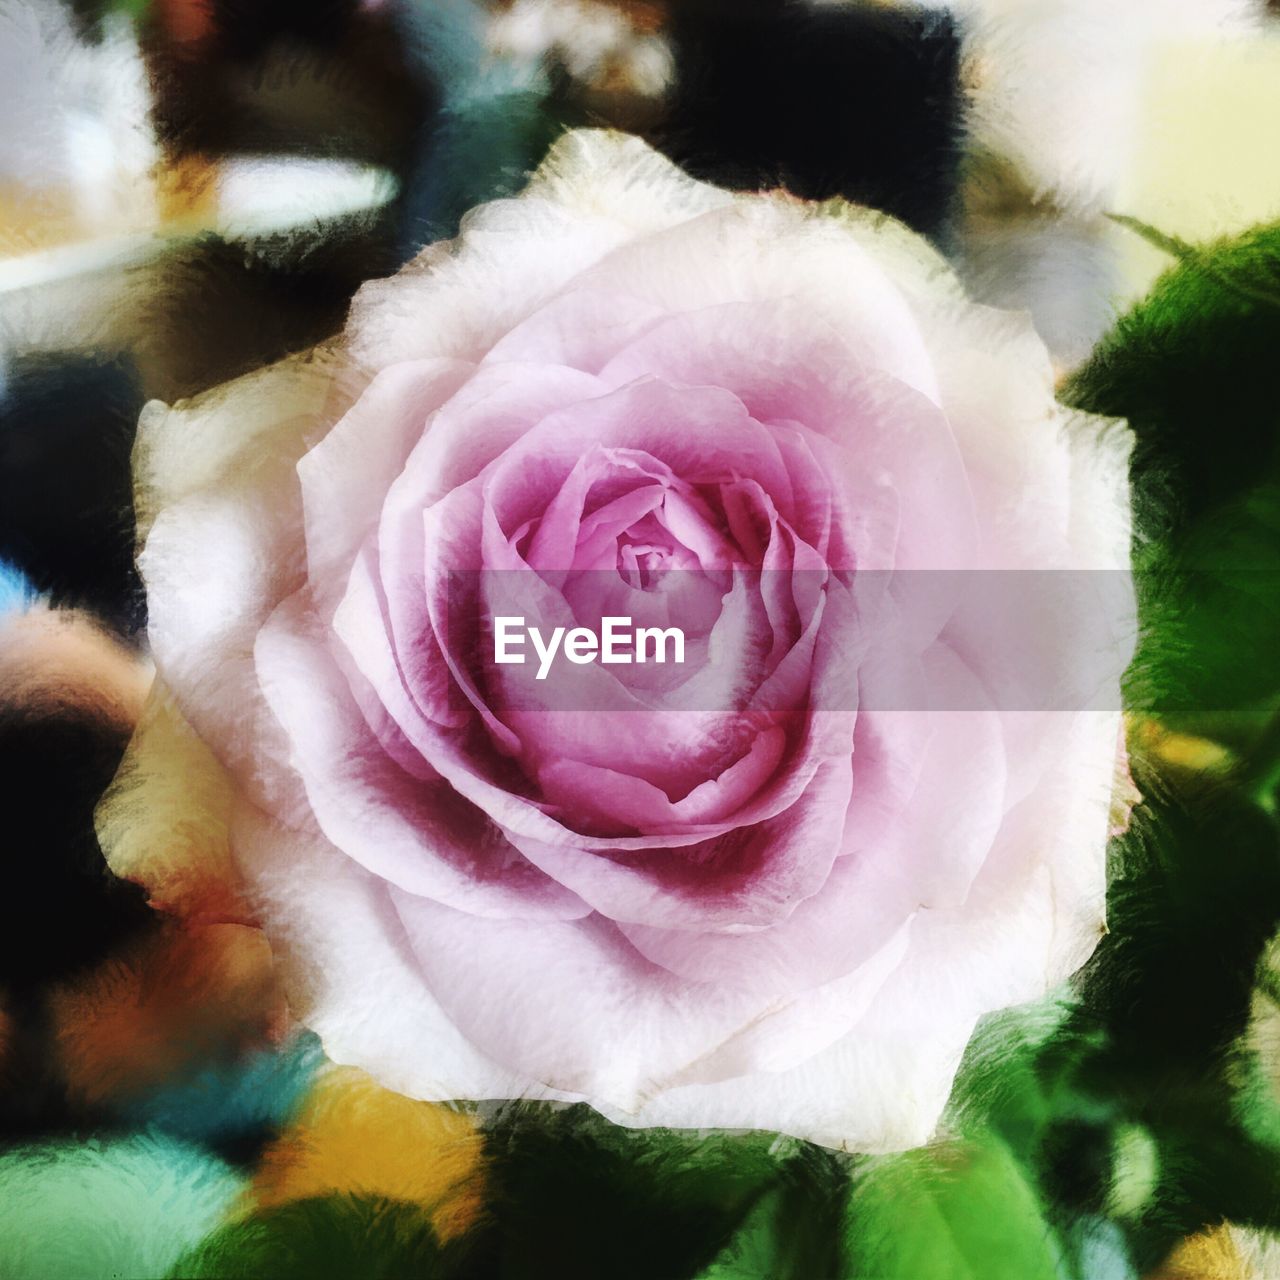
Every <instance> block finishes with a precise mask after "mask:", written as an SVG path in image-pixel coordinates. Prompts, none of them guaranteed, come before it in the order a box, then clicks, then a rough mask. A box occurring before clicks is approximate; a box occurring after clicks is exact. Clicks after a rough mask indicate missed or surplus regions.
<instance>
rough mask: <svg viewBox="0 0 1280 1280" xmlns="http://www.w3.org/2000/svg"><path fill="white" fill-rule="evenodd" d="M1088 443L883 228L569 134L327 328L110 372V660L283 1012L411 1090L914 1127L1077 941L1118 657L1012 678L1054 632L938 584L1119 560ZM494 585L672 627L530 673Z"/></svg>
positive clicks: (1123, 510)
mask: <svg viewBox="0 0 1280 1280" xmlns="http://www.w3.org/2000/svg"><path fill="white" fill-rule="evenodd" d="M1129 443H1130V440H1129V434H1128V432H1127V430H1126V429H1125V428H1123V427H1122V426H1120V425H1119V424H1114V423H1105V422H1102V421H1100V420H1097V419H1089V418H1084V417H1081V416H1079V415H1071V414H1069V413H1068V412H1067V411H1065V410H1063V409H1061V408H1060V407H1059V406H1057V405H1056V403H1055V401H1054V398H1053V388H1052V372H1051V369H1050V366H1049V362H1048V359H1047V356H1046V354H1045V351H1044V348H1043V346H1042V344H1041V343H1040V341H1039V340H1038V338H1037V337H1036V336H1035V334H1034V332H1033V331H1032V329H1031V327H1030V325H1029V322H1028V321H1027V320H1026V318H1025V317H1022V316H1018V315H1011V314H1006V313H1001V312H995V311H991V310H989V309H986V308H981V307H977V306H974V305H972V304H971V303H969V302H967V301H966V299H965V298H964V296H963V293H962V291H961V289H960V287H959V286H958V284H957V282H956V280H955V278H954V277H953V276H952V274H951V273H950V271H949V270H948V268H947V267H946V266H945V264H944V263H943V262H942V261H941V259H939V258H938V257H937V255H936V254H935V253H934V252H933V251H932V250H930V248H929V247H928V246H927V245H925V244H924V243H923V242H922V241H920V240H919V239H918V238H916V237H915V236H913V235H912V234H911V233H910V232H908V231H906V230H905V229H904V228H902V227H901V226H899V225H897V224H896V223H893V222H892V221H890V220H887V219H885V218H883V217H882V216H880V215H876V214H873V213H870V212H868V211H865V210H861V209H857V208H852V207H850V206H848V205H845V204H843V203H839V202H836V203H833V204H828V205H822V206H815V205H811V204H806V203H804V202H801V201H798V200H795V199H793V198H790V197H787V196H785V195H782V194H766V195H738V194H731V193H728V192H724V191H721V190H718V189H716V188H713V187H710V186H707V185H704V184H702V183H698V182H695V181H692V180H691V179H689V178H688V177H686V176H684V175H683V174H682V173H681V172H680V171H678V170H677V169H676V168H674V167H673V166H672V165H670V164H669V163H668V162H667V161H665V160H664V159H662V158H661V157H659V156H658V155H657V154H655V153H654V152H652V151H651V150H649V149H648V148H647V147H646V146H645V145H644V144H642V143H641V142H639V141H638V140H636V139H634V138H627V137H622V136H618V135H611V134H606V133H599V132H592V131H586V132H577V133H571V134H569V135H567V136H566V137H565V138H564V139H563V140H562V141H561V142H560V143H559V144H558V145H557V146H556V147H555V148H554V150H553V151H552V153H551V154H550V156H549V157H548V159H547V160H546V162H545V163H544V164H543V166H542V168H541V169H540V170H539V171H538V173H537V174H536V175H535V176H534V178H533V179H532V181H531V183H530V184H529V186H528V188H527V189H526V190H525V192H524V193H523V194H522V195H521V196H520V197H519V198H516V199H511V200H503V201H498V202H496V203H493V204H490V205H486V206H484V207H482V208H480V209H478V210H476V211H475V212H473V213H472V214H471V215H470V217H469V218H468V219H467V222H466V224H465V228H464V230H463V233H462V234H461V236H460V237H459V238H458V239H457V240H456V241H453V242H451V243H448V244H442V245H438V246H435V247H433V248H431V249H429V250H427V251H426V252H425V253H423V254H422V255H421V256H420V257H419V258H418V259H417V260H415V261H414V262H413V263H411V264H410V265H409V266H408V267H407V268H405V269H404V270H403V271H401V272H400V273H399V274H398V275H396V276H395V277H393V278H391V279H389V280H383V281H376V282H373V283H371V284H368V285H366V286H365V287H364V288H363V289H362V290H361V291H360V293H359V294H358V295H357V297H356V299H355V302H354V304H353V307H352V310H351V314H350V319H349V323H348V325H347V328H346V330H345V332H344V334H343V335H342V336H341V338H340V339H339V340H338V341H337V342H336V343H334V344H333V345H331V346H329V347H326V348H322V349H320V350H317V351H315V352H312V353H308V354H307V355H305V356H301V357H298V358H293V359H290V360H287V361H285V362H283V363H281V364H279V365H277V366H275V367H273V368H270V369H267V370H264V371H261V372H258V373H254V374H251V375H249V376H247V377H245V378H242V379H240V380H239V381H238V382H235V383H233V384H231V385H230V386H228V387H225V388H221V389H218V390H215V391H213V392H211V393H209V394H207V395H205V396H203V397H201V398H200V399H198V400H196V401H194V402H191V403H188V404H183V405H178V406H176V407H174V408H171V409H170V408H166V407H165V406H162V405H152V406H149V407H148V409H147V411H146V412H145V414H144V417H143V421H142V425H141V434H140V438H139V443H138V448H137V467H138V481H139V513H140V520H141V524H142V530H143V534H144V536H145V548H144V550H143V553H142V555H141V566H142V571H143V574H144V577H145V580H146V584H147V591H148V598H149V606H150V617H151V628H150V639H151V644H152V647H153V651H154V656H155V661H156V666H157V670H158V673H159V676H160V679H161V681H162V684H163V687H164V688H165V689H166V690H167V691H168V693H169V694H171V696H172V699H173V701H174V702H175V703H176V706H177V707H178V708H179V709H180V711H181V713H182V715H183V716H185V718H186V720H187V721H189V723H190V725H191V726H192V727H193V728H194V730H195V732H196V733H197V734H198V735H199V737H200V739H202V740H203V742H204V743H206V744H207V745H208V746H209V747H210V748H211V749H212V752H213V753H214V754H215V755H216V757H217V758H218V760H219V761H220V762H221V765H222V766H223V768H224V769H225V771H226V773H227V775H228V776H229V777H230V778H231V779H232V782H233V788H234V796H235V803H234V813H233V814H232V816H231V818H230V819H229V824H230V825H229V833H230V834H229V840H230V845H231V848H232V851H233V853H234V857H235V859H236V862H237V864H238V867H239V872H240V874H241V875H242V877H243V879H244V883H245V884H246V886H247V888H248V892H249V894H250V897H251V900H252V902H253V904H254V909H255V911H256V913H257V915H258V918H259V920H260V921H261V922H262V924H263V927H264V928H265V929H266V931H267V934H268V936H269V938H270V939H271V941H272V943H273V945H274V947H275V949H276V952H277V954H278V956H279V958H280V961H281V964H282V966H283V971H284V974H285V977H286V981H287V982H288V984H289V987H290V991H291V997H292V1000H293V1002H294V1007H295V1009H296V1011H297V1012H298V1014H299V1016H300V1017H301V1018H302V1019H303V1020H304V1021H305V1022H306V1023H307V1024H308V1025H310V1026H311V1027H313V1028H314V1029H315V1030H316V1031H317V1032H318V1033H319V1034H320V1036H321V1038H322V1040H323V1042H324V1045H325V1048H326V1050H327V1051H328V1053H329V1054H330V1055H331V1056H332V1057H333V1058H335V1059H337V1060H338V1061H340V1062H343V1063H350V1064H355V1065H358V1066H361V1067H363V1068H366V1069H367V1070H369V1071H370V1072H372V1073H373V1074H374V1075H375V1076H376V1077H377V1078H378V1079H379V1080H380V1081H381V1082H383V1083H384V1084H387V1085H389V1086H390V1087H392V1088H395V1089H397V1090H399V1091H401V1092H404V1093H407V1094H410V1095H413V1096H416V1097H419V1098H425V1099H432V1100H444V1099H471V1100H478V1099H504V1098H540V1099H558V1100H569V1101H575V1100H585V1101H587V1102H589V1103H590V1104H591V1105H592V1106H594V1107H596V1108H597V1109H599V1110H600V1111H601V1112H603V1113H604V1114H605V1115H606V1116H608V1117H610V1118H612V1119H614V1120H616V1121H618V1122H620V1123H623V1124H628V1125H636V1126H647V1125H669V1126H688V1127H698V1128H704V1127H727V1128H764V1129H771V1130H779V1131H783V1132H786V1133H789V1134H793V1135H796V1136H799V1137H804V1138H810V1139H813V1140H815V1141H819V1142H823V1143H827V1144H831V1145H845V1146H848V1147H850V1148H855V1149H862V1150H885V1149H892V1148H899V1147H904V1146H908V1145H911V1144H916V1143H919V1142H922V1141H925V1140H927V1139H928V1137H929V1136H930V1134H931V1133H932V1132H933V1131H934V1129H935V1127H936V1125H937V1123H938V1119H939V1116H940V1115H941V1112H942V1110H943V1107H944V1104H945V1102H946V1098H947V1095H948V1092H949V1089H950V1086H951V1082H952V1080H953V1077H954V1075H955V1071H956V1068H957V1066H958V1063H959V1060H960V1056H961V1054H962V1052H963V1049H964V1047H965V1044H966V1042H967V1040H968V1038H969V1036H970V1033H971V1032H972V1030H973V1027H974V1025H975V1023H976V1022H977V1020H978V1019H979V1018H980V1017H981V1016H982V1015H983V1014H985V1013H987V1012H990V1011H992V1010H996V1009H1000V1008H1003V1007H1006V1006H1008V1005H1010V1004H1013V1003H1018V1002H1022V1001H1026V1000H1029V999H1032V998H1034V997H1037V996H1040V995H1041V994H1043V993H1044V992H1045V991H1046V990H1048V989H1050V988H1051V987H1052V986H1054V984H1056V983H1058V982H1059V981H1060V980H1061V979H1063V978H1064V977H1065V976H1066V975H1067V974H1069V973H1070V972H1071V971H1072V970H1073V969H1075V968H1076V967H1078V966H1079V965H1080V964H1081V963H1082V962H1083V961H1084V960H1085V959H1086V958H1087V957H1088V955H1089V954H1090V951H1091V950H1092V948H1093V946H1094V944H1095V943H1096V941H1097V939H1098V937H1099V935H1100V933H1101V931H1102V921H1103V892H1104V853H1105V845H1106V839H1107V825H1108V807H1109V802H1110V796H1111V791H1112V780H1113V775H1114V769H1115V762H1116V743H1117V737H1118V733H1119V726H1120V716H1119V694H1118V683H1119V676H1120V673H1121V671H1122V669H1123V667H1124V665H1125V662H1126V660H1127V658H1128V655H1129V652H1130V649H1129V645H1128V642H1127V641H1126V640H1125V639H1124V638H1123V636H1121V637H1120V638H1119V639H1117V640H1116V642H1115V643H1114V644H1112V645H1111V646H1110V648H1105V647H1104V650H1102V651H1098V650H1097V646H1096V644H1094V643H1093V641H1091V640H1090V641H1088V643H1089V644H1090V645H1092V648H1091V650H1090V653H1091V657H1090V664H1089V670H1090V672H1091V673H1092V677H1094V678H1093V679H1092V683H1091V684H1090V689H1092V690H1094V691H1095V696H1093V697H1092V699H1091V700H1090V699H1088V698H1085V697H1084V696H1081V697H1080V699H1079V706H1076V705H1075V703H1074V702H1072V701H1071V700H1070V699H1067V700H1066V701H1064V700H1063V699H1062V698H1059V699H1058V701H1056V702H1054V703H1053V705H1049V704H1050V702H1051V701H1052V700H1051V699H1049V698H1048V697H1047V696H1041V695H1040V694H1037V695H1036V696H1032V693H1035V692H1036V691H1034V690H1033V691H1032V693H1028V692H1027V684H1028V680H1032V679H1033V677H1031V676H1028V675H1027V673H1026V672H1025V671H1022V670H1020V669H1017V670H1015V668H1018V667H1019V661H1020V657H1019V655H1020V653H1022V652H1023V651H1025V650H1026V649H1027V647H1028V645H1029V644H1030V646H1031V648H1033V649H1034V650H1035V655H1034V657H1035V662H1034V666H1035V673H1034V679H1033V682H1041V683H1043V682H1044V681H1046V680H1050V679H1052V680H1058V679H1059V677H1061V680H1062V681H1065V682H1066V683H1067V684H1070V683H1071V678H1072V673H1073V672H1075V671H1076V670H1077V668H1078V667H1079V666H1080V646H1081V645H1082V644H1084V643H1085V640H1086V639H1087V637H1085V638H1084V639H1082V635H1084V633H1083V632H1081V630H1080V629H1079V628H1076V627H1074V626H1073V625H1072V624H1071V620H1070V618H1069V617H1067V618H1065V619H1064V617H1062V616H1059V615H1061V614H1062V611H1061V610H1058V611H1057V613H1047V612H1044V611H1043V610H1042V611H1041V612H1039V613H1037V612H1036V611H1035V610H1034V609H1030V610H1029V609H1024V608H1022V607H1021V606H1019V607H1018V608H1016V609H1015V608H1012V607H1009V606H1008V603H1007V601H1005V605H1004V607H1003V608H1002V599H1003V597H1002V596H1001V593H1000V590H999V589H998V588H997V589H978V588H976V587H975V588H974V589H971V587H970V586H969V585H966V583H967V582H969V581H970V575H969V574H967V573H966V572H961V571H970V570H982V571H984V574H983V575H974V576H973V578H972V582H973V583H977V582H979V580H981V581H984V582H985V581H990V580H995V581H1004V580H1005V579H1009V580H1012V579H1015V578H1018V577H1019V575H1018V574H1017V573H1016V572H1011V571H1020V570H1027V569H1034V570H1053V571H1061V570H1084V571H1111V572H1110V573H1103V574H1093V575H1092V576H1094V577H1107V578H1120V577H1122V573H1121V572H1116V571H1124V570H1125V569H1126V568H1127V565H1128V542H1129V521H1128V494H1127V482H1126V471H1127V457H1128V450H1129ZM1002 575H1003V576H1002ZM924 581H927V582H928V583H929V584H930V585H929V586H928V588H927V589H920V588H913V586H912V584H913V583H915V582H924ZM1051 603H1052V602H1048V603H1046V604H1045V608H1048V607H1049V604H1051ZM1029 612H1030V613H1031V614H1034V617H1033V618H1032V619H1031V623H1028V622H1027V617H1028V613H1029ZM511 615H523V616H524V617H525V618H526V621H527V622H528V624H529V625H536V626H538V627H540V628H541V629H542V630H543V632H544V633H547V632H549V631H550V630H551V629H552V628H553V627H554V626H561V625H563V626H566V627H571V626H575V625H585V626H588V627H590V628H592V629H593V630H594V629H598V627H599V624H600V621H601V619H602V618H603V617H605V616H626V617H630V618H632V619H633V620H634V625H635V626H640V625H661V626H669V625H677V626H681V627H682V628H683V630H684V631H685V634H686V638H687V653H686V657H685V661H684V663H683V664H675V663H673V662H671V661H670V658H669V659H668V662H667V664H665V665H658V664H654V663H649V664H646V665H640V664H632V665H612V666H606V665H603V664H600V663H592V664H587V665H577V664H573V663H570V662H567V661H566V660H565V659H564V657H563V655H561V656H560V657H559V658H558V659H557V661H556V663H555V664H553V668H552V671H551V673H550V675H549V677H548V679H546V680H544V681H539V680H537V678H536V671H537V669H538V663H537V661H536V656H535V655H533V654H532V652H531V651H530V650H529V646H528V644H527V643H526V651H527V652H529V656H530V657H531V658H534V661H532V662H530V663H526V664H525V665H523V666H520V665H515V664H506V665H502V664H497V663H495V662H494V646H493V619H494V617H496V616H511ZM1090 634H1091V633H1090ZM1010 636H1013V637H1014V638H1015V641H1016V643H1015V642H1011V641H1010V640H1009V637H1010ZM1099 652H1102V656H1101V658H1100V657H1099V656H1098V654H1099ZM1023 665H1025V664H1023ZM1045 673H1047V674H1045ZM1054 688H1057V684H1055V685H1054ZM1098 690H1100V692H1098ZM1074 696H1075V695H1074V694H1073V695H1072V697H1074ZM147 750H148V745H147V735H146V734H143V735H142V737H141V738H140V740H139V741H138V742H137V744H136V745H135V752H134V762H133V765H132V766H131V767H132V768H133V769H134V770H135V772H136V771H137V770H139V769H143V770H144V771H145V757H146V754H147ZM153 750H159V748H154V749H153ZM139 761H142V762H143V763H142V764H140V763H139Z"/></svg>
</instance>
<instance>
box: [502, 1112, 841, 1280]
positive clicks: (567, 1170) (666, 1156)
mask: <svg viewBox="0 0 1280 1280" xmlns="http://www.w3.org/2000/svg"><path fill="white" fill-rule="evenodd" d="M486 1155H487V1167H488V1187H489V1197H488V1199H489V1212H490V1214H491V1215H492V1217H493V1219H494V1221H495V1222H496V1224H497V1231H498V1234H499V1236H500V1238H501V1248H502V1274H503V1276H505V1277H508V1278H509V1280H524V1278H526V1277H527V1278H528V1280H541V1277H543V1276H578V1275H581V1276H608V1277H610V1280H631V1278H634V1280H653V1277H657V1276H662V1277H664V1278H666V1277H670V1278H671V1280H683V1278H684V1277H691V1276H695V1275H697V1274H699V1273H700V1271H701V1270H702V1269H703V1268H705V1267H707V1266H710V1265H712V1263H713V1262H714V1261H715V1260H717V1258H718V1256H719V1255H722V1254H723V1253H724V1251H725V1250H726V1249H728V1250H729V1251H730V1252H729V1254H727V1255H725V1257H726V1258H727V1257H731V1256H732V1247H733V1245H732V1242H733V1241H734V1238H735V1233H736V1232H737V1231H738V1230H739V1229H740V1228H743V1226H744V1224H748V1225H747V1227H746V1228H745V1229H747V1230H748V1231H749V1233H754V1234H757V1235H758V1234H760V1233H764V1234H765V1235H767V1233H768V1223H769V1221H770V1220H771V1218H770V1212H771V1209H770V1206H772V1205H775V1204H778V1203H780V1202H781V1201H783V1200H785V1202H786V1203H787V1204H788V1205H789V1206H790V1209H789V1213H790V1219H791V1220H790V1223H789V1224H788V1230H789V1231H790V1232H792V1233H795V1234H797V1235H798V1236H800V1237H806V1238H811V1239H813V1240H814V1241H821V1240H830V1239H831V1238H832V1237H833V1236H834V1234H835V1227H834V1219H835V1217H836V1214H837V1211H838V1205H839V1201H840V1196H841V1193H842V1190H843V1187H844V1183H845V1180H846V1168H847V1161H845V1160H842V1159H841V1158H839V1157H837V1156H836V1155H835V1154H834V1153H832V1152H829V1151H825V1150H823V1149H821V1148H817V1147H812V1146H809V1145H808V1144H806V1143H802V1142H798V1141H796V1140H794V1139H789V1138H779V1137H777V1136H775V1135H773V1134H768V1133H701V1132H696V1131H687V1130H670V1129H625V1128H621V1127H618V1126H616V1125H611V1124H609V1123H608V1122H607V1121H606V1120H604V1119H602V1118H601V1117H600V1116H599V1115H598V1114H596V1113H595V1112H593V1111H591V1110H590V1109H589V1108H587V1107H581V1106H579V1107H566V1108H560V1109H552V1108H550V1107H541V1106H533V1105H528V1104H524V1105H519V1106H514V1107H511V1108H509V1109H508V1110H507V1111H505V1112H504V1113H503V1114H502V1115H501V1116H499V1117H498V1118H497V1119H496V1120H495V1121H494V1122H492V1123H491V1124H490V1125H489V1127H488V1128H487V1129H486ZM828 1206H830V1208H829V1209H828ZM753 1214H754V1215H756V1217H755V1220H754V1221H753V1222H749V1221H748V1220H749V1219H750V1218H751V1217H752V1215H753ZM742 1243H743V1245H744V1246H746V1245H748V1244H749V1242H748V1241H745V1240H744V1241H742ZM758 1243H759V1244H760V1247H764V1244H763V1242H758ZM755 1247H756V1245H751V1248H755ZM726 1265H727V1262H726ZM828 1270H829V1268H828ZM782 1274H783V1275H784V1276H785V1275H786V1274H787V1273H785V1272H783V1273H782ZM815 1274H817V1275H821V1274H822V1271H821V1270H818V1271H817V1272H816V1273H815Z"/></svg>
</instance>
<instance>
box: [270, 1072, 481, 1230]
mask: <svg viewBox="0 0 1280 1280" xmlns="http://www.w3.org/2000/svg"><path fill="white" fill-rule="evenodd" d="M483 1141H484V1140H483V1138H482V1137H481V1134H480V1131H479V1128H478V1125H477V1123H476V1121H475V1120H474V1119H473V1118H472V1117H471V1116H468V1115H466V1114H464V1113H462V1112H460V1111H455V1110H452V1109H451V1108H449V1107H445V1106H440V1105H438V1104H435V1103H430V1102H417V1101H415V1100H414V1099H412V1098H406V1097H403V1096H401V1095H400V1094H398V1093H392V1092H391V1091H390V1090H389V1089H384V1088H382V1087H381V1086H380V1085H378V1084H376V1083H375V1082H374V1081H373V1080H372V1079H371V1078H370V1077H369V1076H368V1075H367V1074H366V1073H365V1072H363V1071H359V1070H357V1069H355V1068H354V1067H333V1068H331V1069H330V1070H328V1071H327V1072H326V1073H325V1074H324V1075H322V1076H321V1077H320V1079H319V1080H318V1081H317V1083H316V1085H315V1087H314V1088H313V1089H312V1091H311V1093H310V1094H309V1095H308V1098H307V1100H306V1102H305V1103H304V1104H303V1108H302V1111H301V1113H300V1115H299V1116H298V1118H297V1120H296V1121H295V1123H294V1124H293V1125H292V1126H291V1127H290V1128H289V1129H288V1130H286V1131H285V1133H283V1134H282V1135H281V1136H280V1138H278V1139H277V1140H276V1141H275V1142H273V1143H272V1144H271V1146H270V1147H268V1148H267V1150H266V1152H265V1153H264V1155H263V1157H262V1160H261V1162H260V1165H259V1169H258V1173H257V1175H256V1177H255V1178H254V1180H253V1183H252V1185H251V1187H250V1196H251V1201H250V1204H249V1208H250V1209H266V1208H271V1207H273V1206H276V1205H281V1204H285V1203H288V1202H289V1201H293V1200H303V1199H306V1198H308V1197H311V1196H331V1195H351V1196H380V1197H385V1198H386V1199H389V1200H398V1201H407V1202H409V1203H412V1204H418V1205H422V1206H424V1207H425V1208H426V1209H427V1210H428V1212H429V1214H430V1216H431V1221H432V1226H433V1227H434V1228H435V1231H436V1234H437V1235H438V1236H439V1237H440V1239H442V1240H448V1239H450V1238H452V1237H454V1236H457V1235H460V1234H461V1233H462V1232H464V1231H466V1230H467V1228H468V1227H470V1226H471V1224H472V1223H473V1222H474V1221H475V1219H476V1217H477V1216H478V1214H479V1212H480V1209H481V1206H482V1203H483V1191H484V1188H483V1170H482V1148H483Z"/></svg>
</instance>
